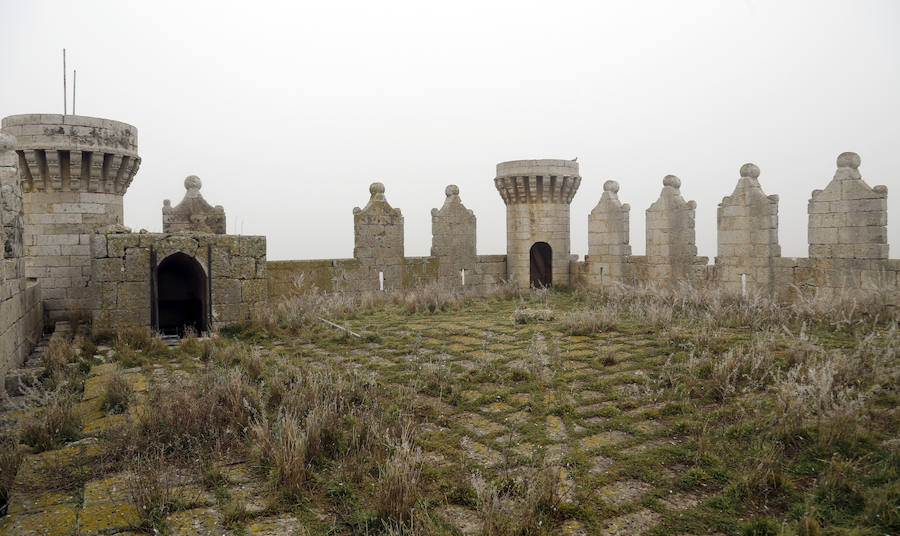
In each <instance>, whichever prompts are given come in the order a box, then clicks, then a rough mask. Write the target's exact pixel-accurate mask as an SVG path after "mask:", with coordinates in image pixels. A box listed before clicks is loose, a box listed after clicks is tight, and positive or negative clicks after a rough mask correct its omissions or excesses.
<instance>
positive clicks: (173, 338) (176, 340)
mask: <svg viewBox="0 0 900 536" xmlns="http://www.w3.org/2000/svg"><path fill="white" fill-rule="evenodd" d="M160 339H162V342H164V343H166V345H167V346H169V347H174V346H180V345H181V337H179V336H178V335H162V336H160Z"/></svg>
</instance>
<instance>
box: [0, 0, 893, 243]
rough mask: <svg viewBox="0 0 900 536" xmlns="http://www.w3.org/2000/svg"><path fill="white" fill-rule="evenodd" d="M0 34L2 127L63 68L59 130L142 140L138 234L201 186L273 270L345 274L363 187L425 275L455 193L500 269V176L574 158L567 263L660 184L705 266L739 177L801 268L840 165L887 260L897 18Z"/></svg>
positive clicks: (98, 25) (431, 19)
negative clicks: (610, 188) (866, 190)
mask: <svg viewBox="0 0 900 536" xmlns="http://www.w3.org/2000/svg"><path fill="white" fill-rule="evenodd" d="M0 20H2V21H3V24H2V25H0V55H2V57H0V116H7V115H13V114H20V113H61V112H62V81H61V78H62V67H61V50H62V48H63V47H66V49H67V54H68V67H69V70H70V72H71V69H73V68H74V69H77V70H78V93H77V108H76V112H77V113H78V114H79V115H89V116H95V117H104V118H109V119H116V120H119V121H124V122H127V123H131V124H133V125H135V126H136V127H137V129H138V143H139V147H138V151H139V153H140V155H141V156H142V158H143V163H142V165H141V169H140V171H139V172H138V174H137V176H136V177H135V180H134V182H133V183H132V186H131V188H130V189H129V191H128V193H127V194H126V196H125V224H126V225H128V226H130V227H132V228H133V229H134V230H135V231H136V230H138V229H140V228H146V229H148V230H150V231H160V230H161V228H162V222H161V208H162V203H163V199H165V198H169V199H172V201H173V203H177V202H178V201H180V200H181V198H182V196H183V195H184V187H183V181H184V177H185V176H187V175H189V174H196V175H198V176H200V178H201V179H202V180H203V190H202V193H203V195H204V196H205V198H206V199H207V201H209V202H210V203H211V204H214V205H215V204H221V205H224V206H225V210H226V215H227V218H228V231H229V232H243V233H244V234H263V235H266V236H268V254H269V259H273V260H274V259H312V258H334V257H350V256H352V253H353V216H352V209H353V207H354V206H363V205H365V203H366V201H367V199H368V186H369V184H370V183H371V182H373V181H376V180H377V181H381V182H383V183H384V184H385V186H386V188H387V191H386V195H387V198H388V201H389V202H390V203H391V204H392V205H393V206H395V207H398V208H400V209H401V210H402V211H403V215H404V217H405V223H406V228H405V232H406V254H407V255H427V254H428V253H429V249H430V246H431V216H430V212H431V208H432V207H440V206H441V204H442V203H443V201H444V187H445V186H446V185H447V184H451V183H452V184H457V185H459V187H460V195H461V197H462V200H463V202H464V203H465V204H466V206H468V207H469V208H471V209H473V210H474V211H475V215H476V216H477V218H478V251H479V253H481V254H493V253H504V252H505V251H506V227H505V207H504V205H503V202H502V200H501V199H500V196H499V195H498V193H497V191H496V189H495V188H494V184H493V178H494V176H495V165H496V164H497V163H498V162H502V161H505V160H517V159H530V158H564V159H571V158H575V157H576V156H577V157H578V162H579V163H580V164H581V175H582V177H583V179H582V183H581V189H580V190H579V192H578V194H577V195H576V196H575V200H574V201H573V202H572V252H573V253H576V254H578V255H580V256H582V257H583V255H584V254H585V253H587V215H588V213H589V212H590V210H591V209H592V208H593V207H594V205H595V204H596V203H597V201H598V200H599V198H600V195H601V193H602V191H603V182H604V181H606V180H608V179H616V180H618V181H619V183H620V185H621V190H620V192H619V196H620V198H621V199H622V201H623V202H626V203H630V204H631V242H632V246H633V251H634V253H635V254H643V252H644V250H645V248H644V240H645V239H644V217H645V210H646V209H647V207H649V206H650V204H651V203H652V202H653V201H654V200H655V199H656V198H657V197H658V195H659V191H660V189H661V187H662V178H663V176H664V175H666V174H670V173H671V174H675V175H678V176H679V177H680V178H681V180H682V188H681V189H682V193H683V195H684V197H685V198H686V199H689V200H690V199H694V200H696V201H697V245H698V248H699V254H700V255H706V256H709V257H710V260H712V257H714V256H715V254H716V206H717V204H718V203H719V202H720V201H721V200H722V197H723V196H726V195H729V194H730V193H731V192H732V191H733V189H734V187H735V184H736V182H737V180H738V178H739V177H738V175H739V174H738V169H739V168H740V166H741V164H743V163H745V162H754V163H756V164H757V165H759V166H760V168H761V169H762V175H761V176H760V183H761V184H762V187H763V189H764V190H765V191H766V193H768V194H778V195H779V196H780V197H781V200H780V205H779V218H780V220H779V221H780V231H779V239H780V243H781V245H782V255H783V256H806V254H807V242H806V224H807V212H806V207H807V200H808V199H809V196H810V192H811V191H812V190H813V189H821V188H824V187H825V186H826V185H827V184H828V181H830V180H831V178H832V176H833V174H834V170H835V157H836V156H837V155H838V154H839V153H840V152H842V151H855V152H858V153H859V154H860V155H861V156H862V166H861V168H860V171H861V172H862V174H863V178H864V179H865V180H866V181H867V182H868V183H869V185H871V186H874V185H876V184H884V185H887V186H888V188H889V197H888V209H889V227H888V231H889V241H890V245H891V257H892V258H898V257H900V2H896V1H890V0H888V1H883V2H877V1H853V2H851V1H846V2H826V1H821V0H817V1H811V2H787V1H757V0H745V1H733V2H731V1H724V0H722V1H709V2H670V1H663V2H649V1H647V2H642V1H622V2H596V1H594V2H587V1H586V2H561V1H554V2H527V1H523V0H515V1H509V2H489V1H486V0H481V1H476V2H466V1H459V0H454V1H453V2H444V3H437V2H424V1H421V0H418V1H409V2H389V1H371V0H369V1H363V2H340V1H331V2H330V1H325V0H320V1H316V2H282V3H278V2H263V1H254V2H249V1H247V2H224V1H221V0H220V1H214V2H199V1H185V0H181V1H178V2H162V1H159V0H154V1H146V2H126V1H119V0H117V1H109V2H94V1H84V0H82V1H78V2H71V1H65V2H63V1H60V2H49V1H33V0H29V1H23V0H0ZM70 111H71V110H70Z"/></svg>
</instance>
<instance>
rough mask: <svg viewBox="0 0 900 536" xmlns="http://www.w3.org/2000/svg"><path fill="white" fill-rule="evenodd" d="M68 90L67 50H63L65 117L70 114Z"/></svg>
mask: <svg viewBox="0 0 900 536" xmlns="http://www.w3.org/2000/svg"><path fill="white" fill-rule="evenodd" d="M68 97H69V95H68V90H67V89H66V49H63V115H66V112H68V102H67V99H68Z"/></svg>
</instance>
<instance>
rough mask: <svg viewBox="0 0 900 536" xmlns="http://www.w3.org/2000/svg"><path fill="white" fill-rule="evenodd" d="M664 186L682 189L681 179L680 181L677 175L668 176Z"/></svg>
mask: <svg viewBox="0 0 900 536" xmlns="http://www.w3.org/2000/svg"><path fill="white" fill-rule="evenodd" d="M663 186H671V187H672V188H681V179H679V178H678V177H676V176H675V175H666V176H665V177H663Z"/></svg>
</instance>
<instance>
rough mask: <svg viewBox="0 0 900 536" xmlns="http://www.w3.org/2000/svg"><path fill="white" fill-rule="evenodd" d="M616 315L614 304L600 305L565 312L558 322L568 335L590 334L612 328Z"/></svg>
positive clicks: (617, 314)
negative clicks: (593, 307)
mask: <svg viewBox="0 0 900 536" xmlns="http://www.w3.org/2000/svg"><path fill="white" fill-rule="evenodd" d="M618 316H619V311H618V310H617V309H616V308H615V306H614V305H613V306H610V305H602V306H600V307H598V308H595V309H583V310H580V311H573V312H571V313H566V314H565V315H563V317H562V319H560V323H561V324H562V326H563V328H564V329H565V330H566V333H568V334H569V335H590V334H592V333H602V332H605V331H611V330H614V329H615V328H616V324H617V322H618V320H617V319H618Z"/></svg>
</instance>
